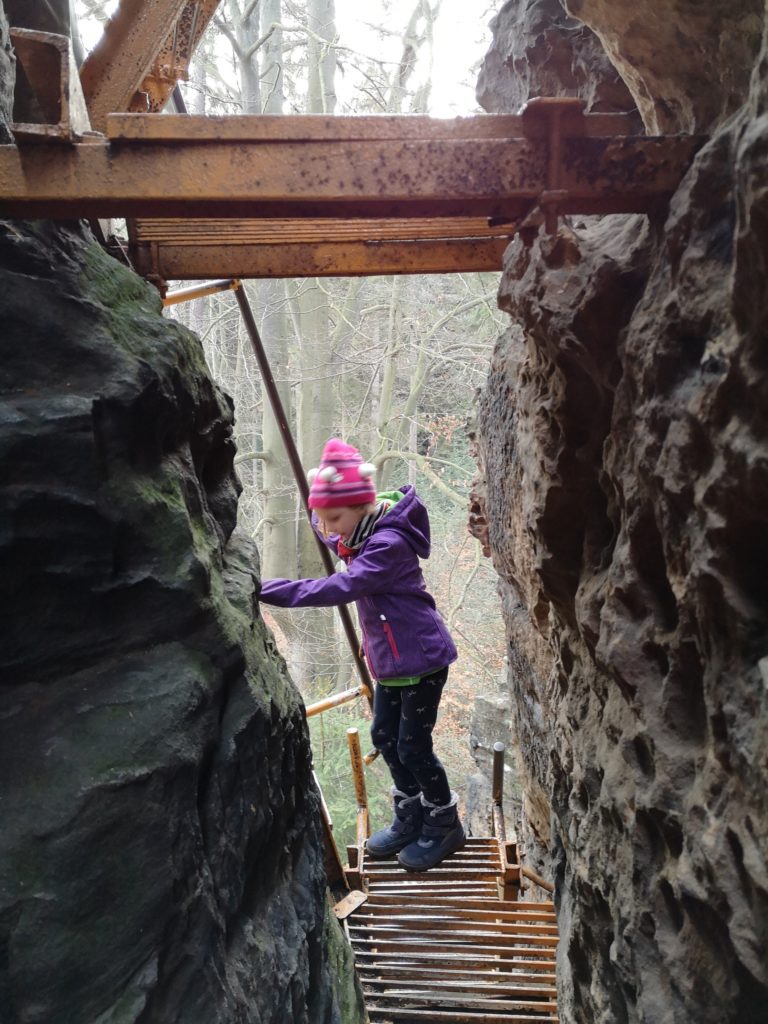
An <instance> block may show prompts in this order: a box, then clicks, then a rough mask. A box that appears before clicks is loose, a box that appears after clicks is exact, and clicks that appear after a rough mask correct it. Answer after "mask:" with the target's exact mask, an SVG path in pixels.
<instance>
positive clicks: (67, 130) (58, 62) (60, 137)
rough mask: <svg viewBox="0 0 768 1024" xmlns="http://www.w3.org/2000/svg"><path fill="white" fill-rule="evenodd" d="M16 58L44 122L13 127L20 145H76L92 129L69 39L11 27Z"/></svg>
mask: <svg viewBox="0 0 768 1024" xmlns="http://www.w3.org/2000/svg"><path fill="white" fill-rule="evenodd" d="M10 36H11V42H12V43H13V48H14V50H15V52H16V58H17V60H18V62H19V64H20V65H21V66H22V68H23V69H24V73H25V75H26V76H27V81H28V82H29V86H30V88H31V90H32V93H33V94H34V97H35V99H36V100H37V105H38V108H39V110H40V114H41V116H42V117H43V118H44V121H43V122H41V123H30V122H19V123H13V124H12V125H11V130H12V132H13V135H14V138H15V139H16V141H17V142H25V141H26V142H46V141H49V142H73V141H74V140H76V139H80V138H82V137H83V135H85V134H87V133H88V132H89V131H90V130H91V125H90V123H89V120H88V112H87V110H86V105H85V100H84V98H83V92H82V89H81V88H80V79H79V78H78V75H77V65H76V64H75V57H74V54H73V52H72V41H71V40H70V39H69V37H68V36H60V35H55V34H54V33H51V32H38V31H35V30H33V29H27V28H12V29H11V32H10Z"/></svg>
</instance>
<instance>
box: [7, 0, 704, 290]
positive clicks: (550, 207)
mask: <svg viewBox="0 0 768 1024" xmlns="http://www.w3.org/2000/svg"><path fill="white" fill-rule="evenodd" d="M215 7H216V2H215V0H122V2H121V4H120V6H119V7H118V10H117V12H116V14H115V16H114V17H113V19H112V20H111V21H110V23H109V24H108V25H107V28H106V30H105V33H104V37H103V39H102V41H101V43H100V44H99V46H98V47H97V48H96V49H95V50H94V52H93V53H92V54H91V55H90V56H89V58H88V60H87V61H86V63H85V65H84V66H83V68H82V69H81V75H80V79H81V81H82V89H81V87H80V81H79V80H78V77H77V73H76V72H75V71H73V64H72V60H71V54H68V53H67V44H66V40H64V41H63V42H62V39H61V38H60V37H54V36H44V35H43V34H42V33H30V32H26V33H24V32H22V33H16V34H15V36H14V41H15V43H16V46H17V50H18V53H19V57H20V60H21V61H22V63H23V65H24V67H25V70H27V76H28V78H29V80H30V82H31V83H32V85H33V87H34V86H35V83H37V84H38V87H39V89H40V90H41V92H42V93H44V95H45V101H46V102H45V103H44V104H43V103H42V102H41V107H42V108H43V109H44V111H45V112H46V116H47V117H48V123H47V124H42V125H29V124H23V125H17V126H15V134H16V141H17V145H15V146H3V147H0V215H3V216H7V217H19V218H21V217H25V218H29V217H53V218H73V217H86V218H90V219H94V218H104V217H125V218H128V220H129V239H130V245H129V253H130V258H131V260H132V262H133V264H134V266H135V267H136V269H137V270H138V271H139V272H140V273H142V274H144V275H145V276H147V277H148V278H150V279H151V280H153V281H154V282H155V283H157V284H158V285H159V286H160V287H161V288H162V287H163V286H164V282H166V281H168V280H177V279H206V278H211V277H222V276H231V277H240V278H248V277H296V276H331V275H332V276H346V275H372V274H394V273H446V272H453V271H472V270H498V269H500V268H501V261H502V253H503V251H504V248H505V247H506V244H507V243H508V241H509V239H510V238H511V237H512V236H513V235H515V234H516V233H517V232H519V231H522V232H525V231H536V230H538V227H539V225H540V224H541V223H542V222H543V223H545V225H546V226H547V227H548V229H549V230H553V229H554V225H555V223H556V220H557V217H558V216H559V215H560V214H568V213H582V214H604V213H618V212H635V213H651V212H653V211H658V210H660V209H663V208H664V205H665V204H666V203H667V201H668V199H669V197H670V196H671V194H672V193H673V192H674V191H675V189H676V188H677V186H678V185H679V183H680V180H681V178H682V176H683V174H684V173H685V170H686V169H687V167H688V166H689V165H690V162H691V160H692V159H693V156H694V154H695V152H696V150H697V148H698V147H699V146H700V145H701V143H702V141H703V140H702V139H701V138H700V137H692V136H673V137H647V136H644V135H640V134H637V121H636V120H635V119H634V118H633V117H631V116H627V115H612V114H585V113H584V110H583V105H582V104H581V102H580V101H579V100H577V99H573V98H565V99H563V98H557V99H547V98H545V99H539V100H534V101H532V102H531V103H529V104H528V105H527V106H526V107H525V109H524V110H523V111H522V112H521V113H520V115H516V116H512V115H481V116H478V117H468V118H458V119H454V120H446V121H443V120H437V119H432V118H428V117H421V116H407V115H406V116H369V117H326V116H300V117H295V116H292V117H279V116H266V117H258V116H256V117H250V116H235V117H190V116H186V115H163V116H158V114H157V113H152V112H151V111H158V110H159V109H161V107H162V106H163V105H164V103H165V102H166V100H167V99H168V97H169V95H170V93H171V91H172V89H173V87H174V85H175V83H176V81H177V79H178V78H179V77H180V76H183V75H184V74H185V73H186V65H187V63H188V60H189V57H190V55H191V53H192V50H193V48H194V45H195V43H196V42H197V40H198V39H199V36H200V34H201V32H202V29H203V27H204V26H205V24H206V23H207V21H208V20H209V19H210V17H211V15H212V13H213V11H214V9H215ZM57 62H58V64H57ZM56 66H58V68H59V71H58V75H57V74H56V73H54V72H52V68H55V67H56ZM52 82H54V83H57V87H58V102H57V89H56V88H53V89H52V86H51V83H52ZM125 111H147V112H144V113H130V112H127V113H126V112H125ZM94 129H97V130H94ZM32 141H34V142H35V143H37V144H36V145H31V144H30V143H31V142H32ZM43 142H46V143H47V144H45V145H43V144H41V143H43Z"/></svg>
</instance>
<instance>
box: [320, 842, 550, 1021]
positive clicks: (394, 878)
mask: <svg viewBox="0 0 768 1024" xmlns="http://www.w3.org/2000/svg"><path fill="white" fill-rule="evenodd" d="M513 848H514V844H508V843H504V842H502V841H500V840H499V839H496V838H470V839H469V840H468V841H467V845H466V846H465V847H464V848H463V849H462V850H460V851H458V852H457V853H455V854H453V855H452V856H450V857H448V858H447V859H446V860H444V861H443V862H442V863H441V864H440V865H438V867H436V868H433V869H432V870H431V871H429V872H427V873H424V874H416V873H412V872H407V871H404V870H403V869H402V868H400V866H399V864H398V863H397V861H396V860H395V859H392V860H385V861H381V860H380V861H375V860H371V859H369V858H367V857H366V856H365V853H363V856H362V859H361V862H360V864H359V868H358V869H357V870H358V872H359V880H360V882H361V886H362V888H361V890H359V891H357V892H355V893H352V894H350V896H348V897H346V899H345V900H344V901H342V903H341V904H339V905H337V916H339V917H340V918H341V919H342V920H343V922H344V928H345V931H346V933H347V935H348V937H349V940H350V943H351V945H352V948H353V950H354V954H355V964H356V968H357V971H358V974H359V977H360V981H361V984H362V988H363V993H364V995H365V1000H366V1004H367V1008H368V1013H369V1016H370V1021H371V1024H389V1022H391V1024H396V1022H397V1024H411V1022H412V1024H423V1022H435V1024H438V1022H441V1024H464V1022H467V1024H470V1022H477V1024H502V1022H504V1024H518V1022H520V1024H522V1022H526V1021H529V1022H533V1021H550V1022H552V1021H557V1020H558V1017H557V1001H556V999H557V995H556V988H555V955H556V947H557V942H558V936H557V923H556V920H555V912H554V905H553V904H552V903H551V902H550V901H547V902H541V903H540V902H534V901H532V900H520V899H510V898H504V890H505V889H506V890H507V892H509V891H510V890H511V889H512V890H514V892H515V894H517V893H518V887H517V883H518V882H519V880H520V869H519V865H514V864H511V863H509V861H508V857H507V854H508V853H510V852H511V851H512V849H513Z"/></svg>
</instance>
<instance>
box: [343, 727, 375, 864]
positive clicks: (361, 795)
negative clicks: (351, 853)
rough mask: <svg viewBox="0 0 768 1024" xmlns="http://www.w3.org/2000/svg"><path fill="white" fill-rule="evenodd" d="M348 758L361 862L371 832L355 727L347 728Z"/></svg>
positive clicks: (363, 771) (363, 772) (360, 752)
mask: <svg viewBox="0 0 768 1024" xmlns="http://www.w3.org/2000/svg"><path fill="white" fill-rule="evenodd" d="M347 743H348V744H349V759H350V761H351V762H352V779H353V781H354V783H355V799H356V800H357V836H356V843H357V848H358V850H359V854H360V864H362V853H363V848H364V846H365V841H366V839H367V838H368V836H369V835H370V834H371V829H370V822H369V816H368V793H367V791H366V788H365V770H364V768H363V754H362V751H361V750H360V733H359V731H358V730H357V729H347Z"/></svg>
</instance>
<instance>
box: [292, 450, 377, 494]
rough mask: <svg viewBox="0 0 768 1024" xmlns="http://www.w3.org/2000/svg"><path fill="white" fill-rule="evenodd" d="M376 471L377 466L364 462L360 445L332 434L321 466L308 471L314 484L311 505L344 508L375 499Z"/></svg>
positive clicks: (310, 492)
mask: <svg viewBox="0 0 768 1024" xmlns="http://www.w3.org/2000/svg"><path fill="white" fill-rule="evenodd" d="M375 472H376V467H375V466H373V465H371V463H370V462H363V460H362V457H361V455H360V452H359V451H358V450H357V448H353V447H352V445H351V444H344V442H343V441H339V440H338V438H335V437H332V438H331V440H330V441H327V442H326V445H325V448H323V454H322V456H321V457H320V466H319V468H318V469H310V471H309V473H307V477H308V479H309V481H310V484H311V487H310V489H309V507H310V508H343V507H344V506H346V505H367V504H368V503H369V502H371V501H375V500H376V489H375V488H374V486H373V479H372V477H373V475H374V474H375Z"/></svg>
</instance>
